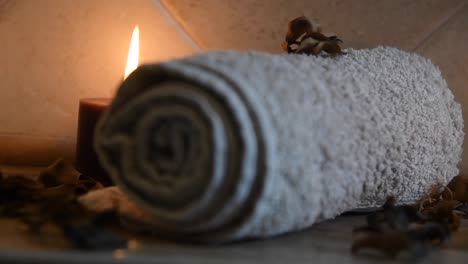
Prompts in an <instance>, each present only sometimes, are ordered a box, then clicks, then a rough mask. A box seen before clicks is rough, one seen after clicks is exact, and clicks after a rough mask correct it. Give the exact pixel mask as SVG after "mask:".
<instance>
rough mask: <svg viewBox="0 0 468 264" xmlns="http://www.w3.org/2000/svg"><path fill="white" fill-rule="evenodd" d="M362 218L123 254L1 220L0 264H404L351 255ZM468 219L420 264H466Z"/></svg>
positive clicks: (148, 241) (137, 241)
mask: <svg viewBox="0 0 468 264" xmlns="http://www.w3.org/2000/svg"><path fill="white" fill-rule="evenodd" d="M364 221H365V217H364V216H363V215H346V216H340V217H338V218H336V219H334V220H329V221H326V222H323V223H320V224H317V225H315V226H313V227H312V228H309V229H307V230H304V231H301V232H296V233H292V234H287V235H283V236H278V237H274V238H271V239H265V240H254V241H247V242H241V243H233V244H228V245H221V246H203V245H191V244H176V243H171V242H164V241H159V240H156V239H154V238H142V237H134V238H132V239H131V240H130V241H129V249H128V250H116V251H108V252H90V251H78V250H73V249H71V247H70V245H69V244H68V242H67V241H66V240H65V239H64V238H63V237H62V236H61V234H60V232H58V230H55V229H54V228H52V227H48V228H46V230H45V231H44V232H43V233H41V234H39V235H32V234H30V233H28V231H27V230H26V229H25V226H24V225H22V224H21V223H19V222H17V221H15V220H5V219H0V226H1V228H0V263H67V264H73V263H132V264H133V263H342V264H344V263H375V262H376V261H379V262H380V261H382V262H387V263H388V262H392V263H406V262H408V261H411V260H410V259H409V258H408V257H407V256H405V254H402V255H400V257H399V258H397V259H395V260H394V261H389V260H388V259H386V258H384V257H381V256H380V255H378V254H370V253H369V254H367V253H366V252H365V251H363V252H362V254H359V255H356V256H354V255H352V254H351V253H350V246H351V241H352V229H353V228H354V227H356V226H360V225H362V224H363V223H364ZM466 238H468V220H463V223H462V226H461V227H460V229H459V231H457V232H456V233H454V235H453V237H452V239H451V240H450V241H449V242H448V243H447V244H446V245H445V246H444V247H443V248H441V249H434V250H433V251H431V253H430V254H429V255H428V256H427V257H426V258H424V259H422V261H421V263H426V262H427V263H465V262H466V259H467V258H468V239H466Z"/></svg>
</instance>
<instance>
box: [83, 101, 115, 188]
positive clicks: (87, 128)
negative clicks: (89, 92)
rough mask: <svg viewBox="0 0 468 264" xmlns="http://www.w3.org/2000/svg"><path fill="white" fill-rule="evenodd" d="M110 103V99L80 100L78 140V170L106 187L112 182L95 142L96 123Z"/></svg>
mask: <svg viewBox="0 0 468 264" xmlns="http://www.w3.org/2000/svg"><path fill="white" fill-rule="evenodd" d="M110 102H111V99H109V98H86V99H81V100H80V108H79V113H78V133H77V138H76V169H77V170H78V171H80V172H81V173H82V174H84V175H87V176H90V177H93V178H95V179H96V180H98V181H100V182H101V183H102V184H103V185H105V186H108V185H111V184H112V182H111V180H110V178H109V176H108V174H107V173H106V172H105V171H104V169H103V168H102V167H101V165H100V163H99V160H98V158H97V155H96V152H95V151H94V147H93V141H94V130H95V129H96V123H97V121H98V120H99V117H100V116H101V114H102V112H103V111H104V110H105V109H106V108H107V106H109V104H110Z"/></svg>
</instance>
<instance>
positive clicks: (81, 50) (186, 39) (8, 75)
mask: <svg viewBox="0 0 468 264" xmlns="http://www.w3.org/2000/svg"><path fill="white" fill-rule="evenodd" d="M161 2H162V4H161ZM161 2H160V1H158V0H80V1H78V0H75V1H73V0H0V36H1V41H0V59H1V61H2V62H1V63H0V105H1V106H2V108H1V109H2V111H0V124H2V125H1V126H0V165H1V164H2V163H7V164H17V163H18V164H21V163H25V162H28V163H31V162H33V163H37V164H44V163H47V162H48V161H49V160H51V159H53V158H54V157H55V156H57V155H67V156H70V157H72V156H73V149H74V134H75V130H76V113H77V103H78V99H79V98H81V97H86V96H109V95H111V94H112V93H113V92H114V89H115V87H116V85H117V84H118V82H119V81H120V80H121V78H122V72H123V68H124V66H125V65H124V64H125V59H126V53H127V49H128V41H129V40H128V38H129V37H130V34H131V30H132V28H133V26H134V25H135V24H140V26H141V34H142V40H141V47H142V51H141V53H142V54H141V55H142V57H143V61H161V60H165V59H170V58H173V57H178V56H184V55H188V54H192V53H194V52H197V51H198V48H199V47H198V46H200V47H201V48H202V49H205V50H212V49H241V50H248V49H255V50H262V51H268V52H281V49H280V43H281V42H282V40H283V37H284V34H285V31H286V25H287V22H288V21H289V20H291V19H292V18H294V17H296V16H298V15H302V14H304V15H307V16H310V17H314V18H316V19H318V20H319V22H320V24H321V25H322V28H323V29H324V31H325V32H328V33H334V34H337V35H339V36H340V37H341V38H342V39H343V40H344V41H345V45H344V46H345V47H353V48H369V47H375V46H378V45H387V46H396V47H399V48H401V49H404V50H407V51H415V52H418V53H420V54H422V55H424V56H427V57H429V58H431V59H432V60H433V61H434V63H436V64H437V65H439V67H440V68H441V70H442V73H443V75H444V76H445V77H446V79H447V81H448V82H449V85H450V87H451V88H452V90H453V92H454V94H455V96H456V98H457V100H458V101H459V102H460V103H462V105H463V111H464V114H465V116H468V90H467V89H468V88H467V87H466V86H467V84H466V83H467V81H468V51H467V49H466V48H467V47H468V44H467V43H468V0H356V1H351V0H223V1H219V0H199V1H196V0H162V1H161ZM32 61H33V62H34V63H30V62H32ZM12 116H14V118H12ZM465 120H467V119H465ZM38 153H41V154H42V155H38ZM461 168H462V171H463V172H464V173H468V151H465V154H464V161H463V163H462V164H461Z"/></svg>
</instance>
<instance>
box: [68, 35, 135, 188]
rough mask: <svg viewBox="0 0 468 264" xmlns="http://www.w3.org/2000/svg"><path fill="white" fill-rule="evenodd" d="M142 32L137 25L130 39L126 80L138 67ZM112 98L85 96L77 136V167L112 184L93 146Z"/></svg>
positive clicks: (103, 182) (80, 109) (79, 112)
mask: <svg viewBox="0 0 468 264" xmlns="http://www.w3.org/2000/svg"><path fill="white" fill-rule="evenodd" d="M139 35H140V32H139V29H138V26H136V27H135V29H134V30H133V34H132V39H131V41H130V49H129V51H128V58H127V66H126V67H125V74H124V80H125V79H126V78H127V77H128V75H130V73H132V72H133V71H134V70H135V69H136V68H137V67H138V57H139V56H138V49H139V38H140V36H139ZM111 101H112V100H111V98H84V99H81V100H80V106H79V111H78V132H77V137H76V168H77V170H78V171H80V172H81V173H82V174H84V175H87V176H90V177H93V178H95V179H96V180H98V181H100V182H101V183H102V184H104V185H106V186H108V185H111V184H112V182H111V181H110V178H109V176H108V175H107V173H106V172H105V171H104V169H103V168H102V167H101V165H100V164H99V160H98V158H97V155H96V152H95V151H94V148H93V140H94V130H95V128H96V123H97V121H98V120H99V117H100V116H101V114H102V112H104V110H105V109H106V108H107V106H109V104H110V103H111Z"/></svg>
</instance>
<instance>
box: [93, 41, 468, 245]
mask: <svg viewBox="0 0 468 264" xmlns="http://www.w3.org/2000/svg"><path fill="white" fill-rule="evenodd" d="M462 141H463V119H462V114H461V108H460V105H459V104H458V103H456V102H455V101H454V97H453V95H452V93H451V91H450V90H449V89H448V87H447V83H446V82H445V80H444V79H443V78H442V76H441V73H440V71H439V69H438V68H437V67H435V66H434V65H433V64H432V63H431V62H430V61H429V60H427V59H425V58H423V57H421V56H419V55H416V54H414V53H407V52H403V51H400V50H398V49H395V48H384V47H379V48H375V49H365V50H347V54H346V55H342V56H336V57H326V56H307V55H288V54H282V55H278V54H267V53H260V52H236V51H227V52H209V53H204V54H199V55H195V56H193V57H189V58H183V59H178V60H173V61H169V62H165V63H161V64H151V65H143V66H140V67H139V68H138V69H137V70H136V71H135V72H134V73H133V74H132V75H131V76H130V77H129V78H128V79H127V80H126V81H125V82H124V83H123V84H122V86H121V87H120V89H119V91H118V93H117V96H116V98H115V100H114V101H113V103H112V105H111V106H110V107H109V108H108V109H107V111H106V112H105V113H104V115H103V117H102V119H101V120H100V122H99V124H98V129H97V131H96V141H95V147H96V150H97V152H98V156H99V158H100V161H101V163H102V164H103V166H104V168H105V169H106V170H107V172H108V173H109V174H110V175H111V177H112V179H113V180H114V181H115V182H116V183H117V184H118V186H119V187H120V188H121V189H122V190H123V191H124V193H126V194H128V195H129V197H130V198H131V199H132V200H134V201H135V202H136V203H137V204H139V205H141V206H142V208H144V210H145V211H147V212H148V213H149V214H151V217H150V220H148V219H146V220H145V223H144V224H141V225H140V227H144V228H146V229H148V230H150V231H152V232H154V233H157V234H161V235H166V236H170V237H173V238H183V239H193V240H199V241H212V242H213V241H214V242H225V241H232V240H238V239H245V238H258V237H266V236H271V235H276V234H280V233H284V232H288V231H293V230H298V229H302V228H305V227H308V226H310V225H312V224H313V223H316V222H317V221H320V220H323V219H328V218H332V217H335V216H336V215H338V214H340V213H342V212H344V211H346V210H350V209H355V208H363V207H374V206H378V205H380V204H382V203H383V201H384V200H385V198H386V196H388V195H395V196H396V198H397V199H398V201H400V202H401V203H410V202H414V201H415V200H417V199H419V198H420V197H421V196H422V195H423V194H424V193H425V192H426V191H427V190H428V189H429V188H430V187H431V186H432V185H433V184H435V183H436V182H440V183H446V182H447V181H448V180H449V179H451V178H452V177H454V176H455V175H457V174H458V169H457V163H458V162H459V161H460V157H461V152H462Z"/></svg>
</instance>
